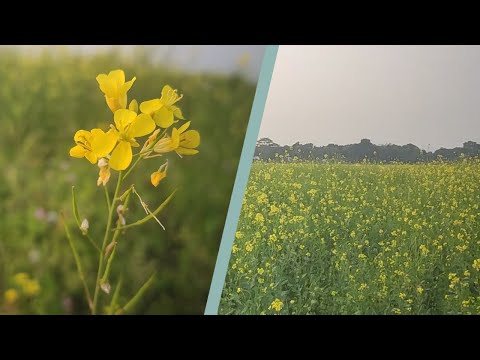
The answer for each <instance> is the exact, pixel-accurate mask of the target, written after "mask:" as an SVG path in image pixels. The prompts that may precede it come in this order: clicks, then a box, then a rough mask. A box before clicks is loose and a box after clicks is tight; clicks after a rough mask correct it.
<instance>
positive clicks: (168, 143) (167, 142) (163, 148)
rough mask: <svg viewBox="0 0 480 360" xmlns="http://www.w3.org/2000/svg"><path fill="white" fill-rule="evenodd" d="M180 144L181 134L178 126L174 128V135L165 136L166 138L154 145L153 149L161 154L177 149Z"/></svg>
mask: <svg viewBox="0 0 480 360" xmlns="http://www.w3.org/2000/svg"><path fill="white" fill-rule="evenodd" d="M179 145H180V134H179V133H178V129H177V128H173V129H172V135H171V136H165V137H164V138H162V139H160V140H159V141H158V142H157V143H156V144H155V146H154V147H153V150H154V151H155V152H156V153H159V154H166V153H169V152H171V151H175V150H176V149H177V148H178V146H179Z"/></svg>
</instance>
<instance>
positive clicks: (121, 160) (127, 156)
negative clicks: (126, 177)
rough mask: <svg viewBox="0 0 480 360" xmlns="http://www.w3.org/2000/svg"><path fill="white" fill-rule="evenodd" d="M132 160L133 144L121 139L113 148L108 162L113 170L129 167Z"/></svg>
mask: <svg viewBox="0 0 480 360" xmlns="http://www.w3.org/2000/svg"><path fill="white" fill-rule="evenodd" d="M131 162H132V145H130V143H129V142H126V141H120V142H119V143H118V145H117V147H116V148H115V149H114V150H113V153H112V156H111V157H110V161H109V162H108V163H109V165H110V167H111V168H112V169H113V170H117V171H121V170H125V169H126V168H128V166H129V165H130V163H131Z"/></svg>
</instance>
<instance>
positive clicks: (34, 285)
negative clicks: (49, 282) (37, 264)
mask: <svg viewBox="0 0 480 360" xmlns="http://www.w3.org/2000/svg"><path fill="white" fill-rule="evenodd" d="M22 290H23V292H24V293H25V295H27V296H36V295H38V293H39V292H40V284H39V283H38V281H37V280H34V279H30V280H28V281H27V282H26V283H25V284H24V285H23V287H22Z"/></svg>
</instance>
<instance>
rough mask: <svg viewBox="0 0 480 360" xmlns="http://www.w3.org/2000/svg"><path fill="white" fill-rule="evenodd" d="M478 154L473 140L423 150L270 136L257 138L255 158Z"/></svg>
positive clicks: (422, 158)
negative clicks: (280, 139) (278, 141)
mask: <svg viewBox="0 0 480 360" xmlns="http://www.w3.org/2000/svg"><path fill="white" fill-rule="evenodd" d="M477 156H480V144H477V143H476V142H474V141H467V142H465V143H463V146H462V147H456V148H453V149H445V148H440V149H438V150H436V151H434V152H432V151H425V150H422V149H420V148H419V147H418V146H415V145H413V144H407V145H394V144H386V145H375V144H373V143H372V142H371V141H370V140H369V139H362V140H361V141H360V143H358V144H349V145H336V144H329V145H326V146H315V145H313V144H312V143H309V144H300V143H299V142H297V143H295V144H293V145H285V146H282V145H279V144H276V143H275V142H273V141H272V140H271V139H269V138H262V139H260V140H258V141H257V146H256V149H255V159H256V160H263V161H292V160H310V161H328V160H329V159H330V160H337V161H343V162H351V163H356V162H362V161H368V162H383V163H389V162H402V163H417V162H429V161H434V160H439V159H442V160H449V161H451V160H457V159H460V158H464V157H477Z"/></svg>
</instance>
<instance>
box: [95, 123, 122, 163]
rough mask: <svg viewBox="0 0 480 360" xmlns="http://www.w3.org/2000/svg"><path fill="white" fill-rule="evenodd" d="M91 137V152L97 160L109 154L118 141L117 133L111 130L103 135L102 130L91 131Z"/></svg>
mask: <svg viewBox="0 0 480 360" xmlns="http://www.w3.org/2000/svg"><path fill="white" fill-rule="evenodd" d="M92 135H93V139H92V142H91V144H92V151H93V152H94V153H95V154H96V155H97V157H99V158H101V157H105V156H107V155H108V154H110V152H111V151H112V150H113V148H114V147H115V144H116V143H117V140H118V133H117V132H116V131H113V130H109V131H108V132H107V133H104V132H103V130H100V129H93V130H92Z"/></svg>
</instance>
